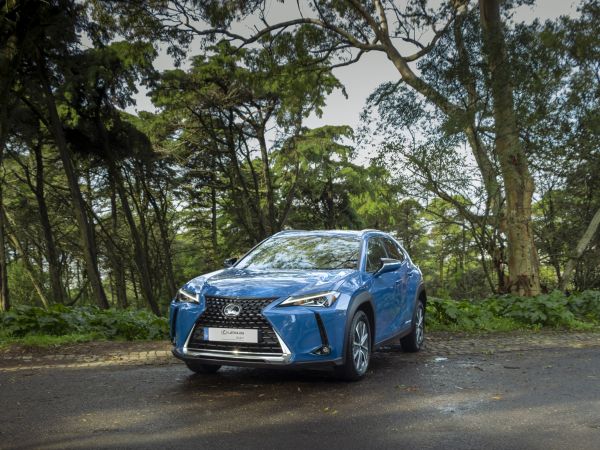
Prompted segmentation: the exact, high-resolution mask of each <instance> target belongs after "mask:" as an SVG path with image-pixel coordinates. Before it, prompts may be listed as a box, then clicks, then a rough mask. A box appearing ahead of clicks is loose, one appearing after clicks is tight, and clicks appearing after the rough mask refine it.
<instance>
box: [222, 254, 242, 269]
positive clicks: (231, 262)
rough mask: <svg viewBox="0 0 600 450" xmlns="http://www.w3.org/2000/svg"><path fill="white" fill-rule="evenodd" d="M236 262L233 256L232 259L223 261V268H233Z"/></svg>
mask: <svg viewBox="0 0 600 450" xmlns="http://www.w3.org/2000/svg"><path fill="white" fill-rule="evenodd" d="M237 260H238V259H237V258H236V257H235V256H234V257H233V258H227V259H226V260H225V261H223V267H233V265H234V264H235V263H236V262H237Z"/></svg>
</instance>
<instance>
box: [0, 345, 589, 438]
mask: <svg viewBox="0 0 600 450" xmlns="http://www.w3.org/2000/svg"><path fill="white" fill-rule="evenodd" d="M31 447H41V448H92V447H94V448H98V447H100V448H163V449H165V448H177V449H179V448H210V449H222V448H236V449H245V448H256V449H270V448H273V449H281V448H285V449H287V450H289V449H296V448H298V449H303V450H307V449H313V448H325V449H338V448H365V449H367V448H368V449H371V448H419V449H424V448H440V449H441V448H443V449H448V448H461V449H463V448H473V449H481V448H488V449H490V448H519V449H522V448H532V449H537V448H540V449H542V448H543V449H563V448H570V449H587V448H589V449H598V448H600V348H599V347H595V348H582V349H573V348H570V349H546V350H534V351H523V352H503V353H495V354H490V355H481V354H479V355H476V354H474V355H455V356H448V359H444V357H442V356H438V355H435V354H431V353H430V352H426V353H422V354H419V355H412V354H404V353H402V352H401V351H400V350H398V349H389V350H387V351H385V352H381V353H378V354H376V355H375V357H374V359H373V360H372V364H371V370H370V372H369V374H368V376H367V378H366V379H364V380H363V381H361V382H358V383H345V382H340V381H336V380H335V379H334V378H333V377H332V376H331V375H330V374H328V373H323V372H289V371H275V370H253V369H234V368H227V369H222V370H221V371H220V372H219V373H217V374H216V375H195V374H192V373H191V372H189V371H188V370H187V368H186V367H185V366H183V365H180V364H175V365H144V366H111V365H106V366H102V367H94V368H62V369H57V368H47V369H29V368H23V369H22V370H15V371H2V370H0V448H7V449H8V448H31Z"/></svg>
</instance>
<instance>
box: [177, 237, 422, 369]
mask: <svg viewBox="0 0 600 450" xmlns="http://www.w3.org/2000/svg"><path fill="white" fill-rule="evenodd" d="M226 266H227V268H225V269H222V270H218V271H216V272H212V273H209V274H206V275H202V276H200V277H197V278H194V279H193V280H191V281H189V282H188V283H187V284H185V285H184V286H183V287H182V288H181V289H180V290H179V292H178V293H177V295H176V298H175V299H173V301H172V302H171V307H170V310H169V313H170V314H169V321H170V333H171V339H172V342H173V344H174V348H173V354H174V355H175V356H176V357H177V358H180V359H182V360H183V361H184V362H185V363H186V364H187V366H188V367H189V368H190V369H191V370H192V371H194V372H198V373H201V372H204V373H210V372H216V371H217V370H219V368H220V367H221V366H222V365H232V366H233V365H236V366H251V367H266V366H268V367H311V368H312V367H316V366H319V367H322V366H329V367H333V368H334V369H335V371H336V372H337V373H338V375H339V376H340V377H341V378H344V379H347V380H358V379H360V378H362V377H363V376H364V375H365V373H366V372H367V369H368V367H369V360H370V357H371V353H372V352H373V351H374V350H375V349H377V348H378V347H380V346H382V345H384V344H389V343H392V342H394V341H397V340H400V341H401V343H402V347H403V349H404V350H406V351H409V352H416V351H419V349H420V348H421V346H422V344H423V338H424V319H425V306H426V302H427V297H426V294H425V289H424V287H423V278H422V275H421V271H420V270H419V268H418V267H417V266H415V265H414V264H413V262H412V261H411V259H410V257H409V256H408V254H407V253H406V251H405V250H404V249H403V248H402V246H401V245H400V244H398V242H396V241H395V240H394V239H393V238H392V237H391V236H390V235H388V234H386V233H382V232H380V231H375V230H364V231H282V232H280V233H277V234H275V235H273V236H271V237H270V238H268V239H266V240H264V241H263V242H261V243H260V244H258V245H257V246H256V247H254V248H253V249H252V250H250V251H249V252H248V253H247V254H246V255H245V256H244V257H242V258H241V259H240V260H239V261H237V262H236V260H235V259H230V260H227V261H226Z"/></svg>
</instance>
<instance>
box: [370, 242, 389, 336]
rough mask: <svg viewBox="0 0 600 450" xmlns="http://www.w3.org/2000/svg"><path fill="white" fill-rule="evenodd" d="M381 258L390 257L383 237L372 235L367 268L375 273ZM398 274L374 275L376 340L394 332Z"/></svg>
mask: <svg viewBox="0 0 600 450" xmlns="http://www.w3.org/2000/svg"><path fill="white" fill-rule="evenodd" d="M381 258H389V256H388V254H387V251H386V249H385V244H384V241H383V238H382V237H380V236H371V237H370V238H369V240H368V242H367V259H366V266H365V270H366V271H367V272H368V273H370V274H374V273H375V272H376V271H377V269H379V267H380V266H381ZM396 278H397V274H395V273H394V272H388V273H382V274H378V275H373V279H372V280H371V288H370V289H369V291H370V293H371V296H372V298H373V305H374V308H375V342H381V341H383V340H385V339H387V338H388V337H390V336H391V335H392V334H393V333H392V322H393V320H394V318H395V317H396V306H397V300H396V286H395V281H396Z"/></svg>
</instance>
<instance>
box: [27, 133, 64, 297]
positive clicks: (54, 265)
mask: <svg viewBox="0 0 600 450" xmlns="http://www.w3.org/2000/svg"><path fill="white" fill-rule="evenodd" d="M34 154H35V170H36V172H35V198H36V201H37V205H38V212H39V214H40V225H41V226H42V232H43V235H44V240H45V244H46V246H45V247H46V255H45V256H46V260H47V261H48V272H49V274H50V291H51V293H52V299H53V300H54V302H57V303H64V300H65V291H64V287H63V284H62V280H61V273H60V263H59V261H58V252H57V250H56V245H55V242H54V236H53V234H52V227H51V225H50V217H49V215H48V206H47V205H46V198H45V195H44V161H43V158H42V146H41V144H38V145H35V146H34Z"/></svg>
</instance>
